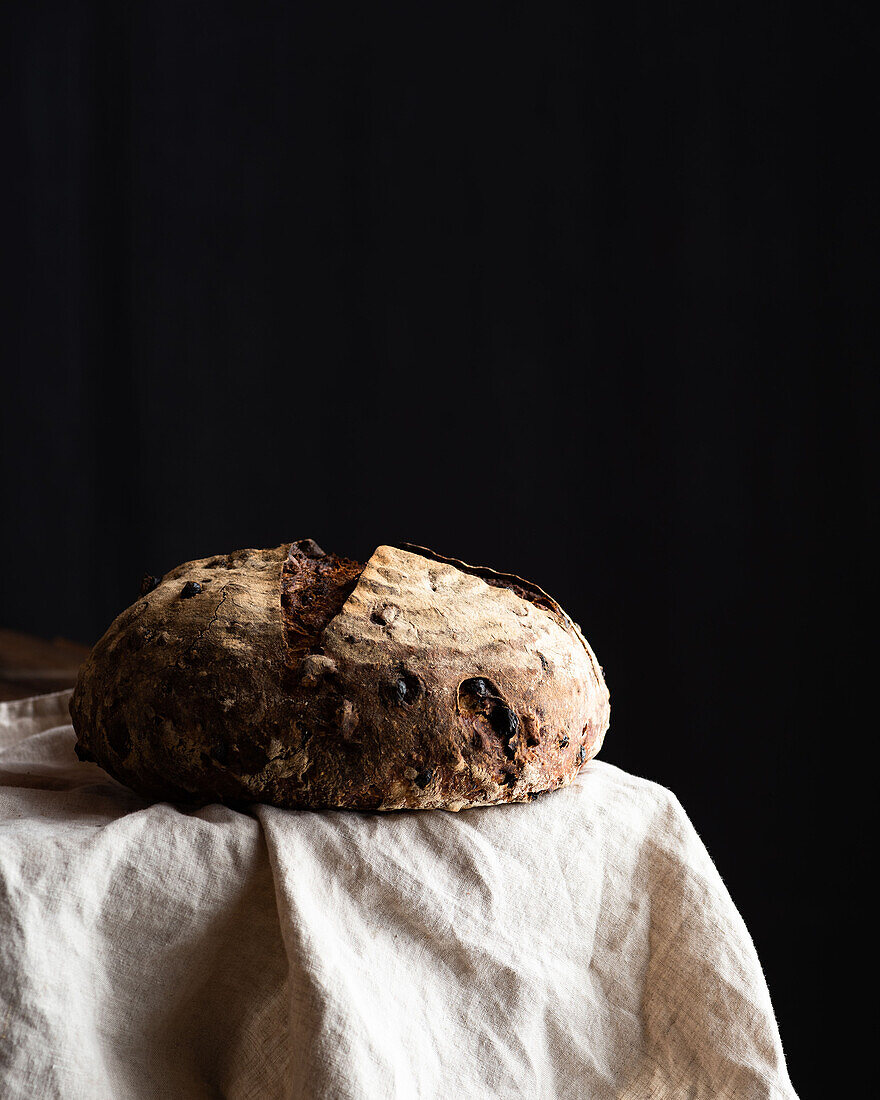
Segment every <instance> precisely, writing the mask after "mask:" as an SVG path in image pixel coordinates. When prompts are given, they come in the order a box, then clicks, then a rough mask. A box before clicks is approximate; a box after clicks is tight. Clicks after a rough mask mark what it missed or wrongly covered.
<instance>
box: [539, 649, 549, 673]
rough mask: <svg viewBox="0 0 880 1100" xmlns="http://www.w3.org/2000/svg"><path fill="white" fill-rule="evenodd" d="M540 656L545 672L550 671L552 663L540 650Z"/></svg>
mask: <svg viewBox="0 0 880 1100" xmlns="http://www.w3.org/2000/svg"><path fill="white" fill-rule="evenodd" d="M538 657H539V658H540V661H541V668H543V670H544V671H545V672H548V671H549V670H550V664H549V662H548V660H547V658H546V657H545V656H544V654H543V653H541V652H538Z"/></svg>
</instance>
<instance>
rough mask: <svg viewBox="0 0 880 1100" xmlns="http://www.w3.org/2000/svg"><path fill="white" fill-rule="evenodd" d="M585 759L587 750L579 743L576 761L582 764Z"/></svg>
mask: <svg viewBox="0 0 880 1100" xmlns="http://www.w3.org/2000/svg"><path fill="white" fill-rule="evenodd" d="M586 759H587V750H586V749H585V748H584V746H583V745H581V747H580V748H579V749H578V756H577V760H578V763H579V764H583V762H584V761H585V760H586Z"/></svg>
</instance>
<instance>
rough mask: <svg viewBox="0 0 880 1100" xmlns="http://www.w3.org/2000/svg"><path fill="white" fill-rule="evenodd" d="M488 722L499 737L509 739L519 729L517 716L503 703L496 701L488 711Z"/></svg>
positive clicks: (514, 735)
mask: <svg viewBox="0 0 880 1100" xmlns="http://www.w3.org/2000/svg"><path fill="white" fill-rule="evenodd" d="M489 722H490V723H491V725H492V729H493V730H495V732H496V733H497V734H498V736H499V737H503V738H506V739H507V740H510V738H512V737H516V734H517V731H518V730H519V718H517V716H516V715H515V714H514V713H513V711H512V710H511V709H510V707H508V706H507V705H506V704H505V703H496V704H495V705H494V706H493V707H492V708H491V710H490V711H489Z"/></svg>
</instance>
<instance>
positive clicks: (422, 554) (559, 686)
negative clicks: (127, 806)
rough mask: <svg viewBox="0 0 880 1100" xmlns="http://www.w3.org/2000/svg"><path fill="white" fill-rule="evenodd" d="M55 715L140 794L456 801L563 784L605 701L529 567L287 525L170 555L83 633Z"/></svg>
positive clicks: (299, 804)
mask: <svg viewBox="0 0 880 1100" xmlns="http://www.w3.org/2000/svg"><path fill="white" fill-rule="evenodd" d="M71 714H72V716H73V721H74V726H75V728H76V730H77V733H78V735H79V743H78V746H77V751H78V752H79V753H80V755H81V756H82V757H83V758H85V759H94V760H97V761H98V762H99V763H100V764H101V765H102V766H103V767H105V768H106V769H107V770H108V771H109V772H110V773H111V774H112V775H114V776H116V778H118V779H120V780H121V781H122V782H123V783H126V784H128V785H129V786H131V787H132V788H134V789H135V790H138V791H141V792H142V793H144V794H147V795H149V796H154V797H165V798H170V799H174V800H181V799H187V800H194V801H200V802H204V801H214V800H217V801H226V802H232V803H239V802H248V801H262V802H269V803H273V804H275V805H279V806H287V807H292V808H325V807H341V808H349V809H360V810H376V809H380V810H397V809H428V808H444V809H452V810H458V809H464V808H466V807H469V806H478V805H489V804H492V803H498V802H513V801H525V800H527V799H529V798H532V797H535V795H536V794H537V793H539V792H542V791H546V790H552V789H554V788H556V787H559V786H562V785H564V784H565V783H567V782H570V781H571V779H572V778H573V777H574V776H575V775H576V773H577V771H578V769H579V768H580V767H581V765H582V764H583V763H584V762H585V761H586V760H588V759H590V757H592V756H593V755H594V754H595V753H596V752H597V751H598V749H599V746H600V745H601V741H602V738H603V736H604V733H605V730H606V729H607V726H608V715H609V707H608V692H607V689H606V687H605V684H604V681H603V680H602V675H601V670H600V669H599V666H598V663H597V662H596V660H595V657H594V655H593V653H592V651H591V650H590V648H589V646H588V645H587V643H586V641H585V640H584V639H583V637H582V635H581V633H580V631H579V629H578V628H577V627H576V626H575V624H574V623H572V621H571V620H570V619H569V618H568V616H567V615H565V613H564V612H563V611H562V610H561V608H559V607H558V605H557V604H556V603H555V601H553V600H552V599H551V598H550V597H549V596H547V594H546V593H544V592H542V590H541V589H539V588H537V586H535V585H531V584H530V582H527V581H523V580H522V579H521V578H516V577H513V576H510V575H507V574H498V573H495V572H494V571H492V570H482V569H477V568H474V567H471V566H467V565H466V564H465V563H463V562H457V561H456V560H455V559H447V558H442V557H441V556H440V555H437V554H434V553H433V552H432V551H427V550H423V549H422V548H419V549H418V551H416V548H409V549H405V548H398V547H391V546H380V547H379V548H378V549H377V550H376V552H375V553H374V554H373V555H372V557H371V558H370V560H369V561H368V562H367V563H366V564H365V565H363V566H362V565H361V564H360V563H358V562H351V561H348V560H347V559H343V558H338V557H337V556H335V555H328V554H324V553H323V551H321V550H320V549H319V548H318V547H317V546H316V545H315V544H314V543H312V542H311V540H302V541H301V542H298V543H294V544H293V545H292V546H290V545H289V544H285V545H283V546H280V547H276V548H275V549H273V550H245V551H239V552H237V553H235V554H230V555H223V556H220V557H215V558H210V559H205V560H203V561H197V562H190V563H187V564H186V565H182V566H180V567H178V568H177V569H175V570H172V572H171V573H169V574H167V575H166V576H165V577H164V578H163V579H162V581H161V582H160V583H159V584H158V586H157V587H156V588H154V589H153V590H152V591H151V592H148V593H147V594H146V595H145V596H144V597H143V598H142V599H140V600H138V601H137V602H136V603H135V604H134V605H133V606H132V607H131V608H129V609H128V610H127V611H125V612H123V614H122V615H121V616H120V617H119V618H118V619H117V620H116V621H115V622H114V623H113V624H112V626H111V627H110V629H109V630H108V631H107V633H106V634H105V635H104V637H103V638H102V639H101V640H100V642H99V643H98V644H97V646H96V647H95V649H94V651H93V653H92V655H91V657H90V659H89V661H88V662H87V663H86V665H85V666H84V668H83V670H82V673H81V675H80V678H79V681H78V683H77V687H76V690H75V692H74V696H73V699H72V701H71Z"/></svg>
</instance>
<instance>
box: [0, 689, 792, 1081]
mask: <svg viewBox="0 0 880 1100" xmlns="http://www.w3.org/2000/svg"><path fill="white" fill-rule="evenodd" d="M68 697H69V696H68V693H67V692H60V693H57V694H54V695H46V696H39V697H37V698H33V699H27V700H21V701H17V702H13V703H0V1096H2V1097H3V1098H4V1100H19V1098H21V1100H42V1098H44V1097H59V1098H63V1100H78V1098H80V1097H82V1098H88V1100H104V1098H106V1100H128V1098H138V1100H139V1098H144V1100H146V1098H150V1100H154V1098H159V1097H162V1098H164V1097H169V1098H175V1100H180V1098H188V1097H217V1096H223V1097H232V1098H236V1100H238V1098H242V1100H243V1098H251V1097H253V1098H260V1100H272V1098H275V1097H278V1098H281V1097H283V1098H285V1100H287V1098H290V1100H294V1098H295V1100H324V1098H327V1100H329V1098H333V1100H349V1098H351V1100H354V1098H358V1100H360V1098H364V1100H384V1098H386V1097H388V1098H394V1100H398V1098H400V1100H470V1098H480V1100H494V1098H498V1100H507V1098H526V1097H527V1098H539V1100H543V1098H547V1100H551V1098H552V1100H557V1098H559V1100H562V1098H566V1100H568V1098H570V1100H585V1098H586V1100H592V1098H596V1100H604V1098H606V1097H608V1098H612V1097H613V1098H615V1100H620V1098H632V1100H651V1098H658V1097H682V1098H684V1097H687V1098H692V1100H697V1098H703V1097H705V1098H712V1100H718V1098H724V1097H737V1098H754V1100H757V1098H763V1097H767V1098H773V1100H783V1098H786V1100H787V1098H791V1097H794V1096H795V1093H794V1091H793V1089H792V1086H791V1082H790V1081H789V1078H788V1074H787V1071H786V1067H785V1061H784V1058H783V1053H782V1047H781V1044H780V1039H779V1032H778V1030H777V1026H776V1021H775V1019H774V1015H773V1009H772V1007H771V1004H770V997H769V994H768V991H767V986H766V983H765V981H764V976H763V974H762V972H761V967H760V964H759V962H758V958H757V956H756V954H755V949H754V946H753V944H752V941H751V939H750V937H749V934H748V932H747V930H746V928H745V925H744V924H743V922H742V920H741V918H740V916H739V914H738V913H737V911H736V909H735V907H734V905H733V902H732V901H731V899H730V896H729V894H728V892H727V890H726V888H725V886H724V884H723V882H722V881H721V878H720V876H719V874H718V872H717V870H716V869H715V867H714V865H713V863H712V861H711V859H710V858H709V855H708V853H707V852H706V849H705V847H704V846H703V844H702V842H701V841H700V839H699V837H698V836H697V834H696V832H695V830H694V828H693V826H692V825H691V823H690V822H689V820H688V818H687V816H686V815H685V813H684V810H683V809H682V807H681V805H680V804H679V803H678V801H677V800H676V798H675V796H674V795H673V794H671V793H670V792H669V791H667V790H665V789H664V788H662V787H659V786H657V785H656V784H654V783H650V782H648V781H646V780H644V779H637V778H634V777H633V776H631V775H628V774H626V773H625V772H623V771H621V770H620V769H619V768H616V767H613V766H612V765H609V764H604V763H601V762H598V761H594V762H592V763H590V764H589V765H588V766H587V767H586V768H585V769H584V771H583V772H582V774H581V775H580V776H579V778H578V780H577V782H576V783H575V784H574V785H573V786H572V787H570V788H568V789H566V790H562V791H559V792H556V793H554V794H552V795H548V796H545V797H543V798H540V799H538V800H537V801H535V802H533V803H530V804H528V805H516V806H502V807H488V808H481V809H474V810H468V811H464V812H462V813H460V814H451V813H445V812H443V811H437V810H431V811H414V812H407V813H397V814H388V815H382V814H360V813H351V812H320V813H310V812H303V811H289V810H279V809H275V808H273V807H269V806H260V805H255V806H253V808H252V812H251V813H240V812H237V811H235V810H231V809H228V808H226V807H224V806H220V805H212V806H207V807H205V808H203V809H200V810H187V809H181V808H178V807H176V806H174V805H171V804H169V803H167V802H160V803H155V804H151V803H150V802H148V801H146V800H144V799H142V798H140V797H138V796H137V795H136V794H134V793H132V792H131V791H129V790H128V789H126V788H125V787H123V786H121V785H120V784H118V783H116V782H115V781H114V780H113V779H111V778H110V777H109V776H107V775H106V774H105V773H104V772H103V771H102V770H101V769H100V768H99V767H98V766H97V765H94V764H83V763H80V762H79V761H78V760H77V758H76V756H75V755H74V752H73V745H74V740H75V735H74V733H73V729H72V728H71V726H70V725H69V720H68V716H67V700H68Z"/></svg>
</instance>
